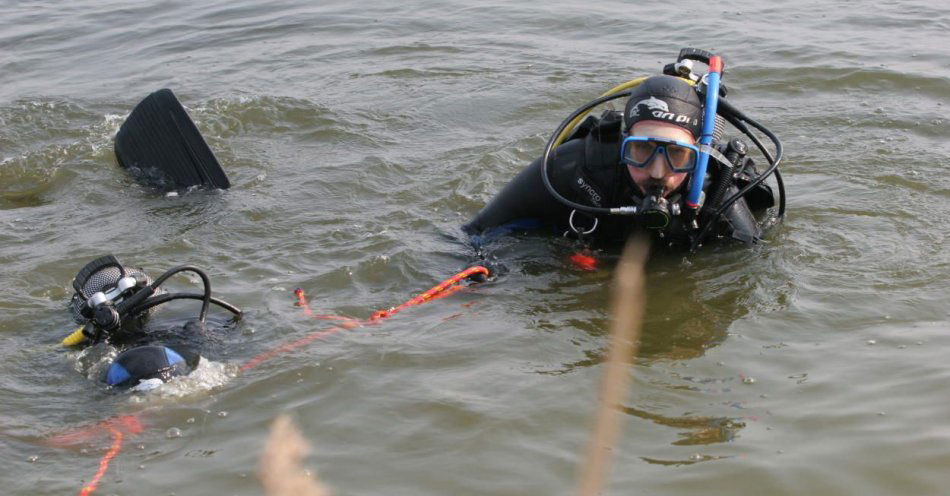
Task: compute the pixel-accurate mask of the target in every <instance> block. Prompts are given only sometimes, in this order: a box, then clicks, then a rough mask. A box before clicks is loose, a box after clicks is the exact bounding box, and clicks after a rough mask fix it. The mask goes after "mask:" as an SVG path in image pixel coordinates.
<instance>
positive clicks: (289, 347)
mask: <svg viewBox="0 0 950 496" xmlns="http://www.w3.org/2000/svg"><path fill="white" fill-rule="evenodd" d="M477 275H485V276H488V275H490V271H489V270H488V269H486V268H485V267H482V266H481V265H475V266H473V267H469V268H467V269H465V270H463V271H462V272H459V273H458V274H455V275H454V276H452V277H450V278H448V279H446V280H444V281H442V282H440V283H439V284H436V285H435V286H433V287H431V288H430V289H429V290H427V291H425V292H424V293H421V294H419V295H418V296H415V297H414V298H412V299H410V300H409V301H406V302H405V303H403V304H401V305H399V306H397V307H393V308H390V309H388V310H377V311H375V312H373V314H372V315H370V317H369V318H368V319H366V320H360V319H354V318H352V317H344V316H340V315H326V314H315V313H313V310H311V309H310V305H309V304H308V303H307V296H306V294H305V293H304V291H303V290H302V289H299V288H298V289H296V290H294V295H296V296H297V303H296V305H297V306H298V307H301V308H303V313H304V315H308V316H310V317H313V318H315V319H321V320H339V321H341V323H340V324H336V325H334V326H331V327H326V328H323V329H319V330H317V331H314V332H312V333H310V334H308V335H306V336H304V337H302V338H300V339H298V340H296V341H292V342H290V343H286V344H283V345H280V346H278V347H277V348H274V349H271V350H268V351H265V352H263V353H261V354H259V355H257V356H255V357H254V358H251V359H250V360H248V361H247V362H245V363H244V365H242V366H241V371H246V370H250V369H253V368H254V367H257V366H258V365H260V364H262V363H264V362H266V361H268V360H270V359H271V358H274V357H275V356H278V355H281V354H283V353H287V352H290V351H293V350H296V349H298V348H302V347H304V346H306V345H308V344H310V343H312V342H313V341H315V340H317V339H321V338H325V337H327V336H330V335H333V334H336V333H338V332H340V331H343V330H348V329H355V328H357V327H362V326H364V325H373V324H378V323H379V322H380V321H382V320H384V319H388V318H389V317H392V316H393V315H396V314H397V313H399V312H401V311H403V310H405V309H407V308H409V307H413V306H416V305H422V304H423V303H428V302H430V301H435V300H438V299H441V298H445V297H446V296H450V295H453V294H455V293H456V292H458V291H460V290H462V289H464V288H465V287H464V286H462V285H460V284H459V283H461V282H462V281H464V280H466V279H469V278H471V277H473V276H477Z"/></svg>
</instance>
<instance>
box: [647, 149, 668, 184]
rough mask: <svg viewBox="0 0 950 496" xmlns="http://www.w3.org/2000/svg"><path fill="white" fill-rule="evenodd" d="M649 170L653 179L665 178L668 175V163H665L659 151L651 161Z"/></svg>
mask: <svg viewBox="0 0 950 496" xmlns="http://www.w3.org/2000/svg"><path fill="white" fill-rule="evenodd" d="M647 170H648V171H649V172H650V178H652V179H663V178H664V177H666V164H665V163H663V157H661V156H660V154H659V153H657V154H656V156H655V157H653V161H651V162H650V165H649V166H648V167H647Z"/></svg>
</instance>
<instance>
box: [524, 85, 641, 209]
mask: <svg viewBox="0 0 950 496" xmlns="http://www.w3.org/2000/svg"><path fill="white" fill-rule="evenodd" d="M630 93H631V91H621V92H620V93H614V94H613V95H607V96H602V97H600V98H598V99H596V100H591V101H590V102H588V103H587V105H584V106H583V107H581V108H579V109H577V110H575V111H574V112H573V113H571V115H569V116H568V117H567V119H564V121H563V122H561V125H560V126H558V127H557V129H556V130H555V131H554V134H552V135H551V139H549V140H548V144H547V146H545V147H544V159H543V160H542V162H541V179H542V180H543V181H544V187H545V188H547V189H548V193H551V196H553V197H554V199H556V200H557V201H559V202H561V203H563V204H564V205H567V206H568V207H571V208H573V209H575V210H580V211H581V212H587V213H591V214H611V213H615V212H612V211H613V210H616V209H611V208H603V207H594V206H591V205H582V204H580V203H576V202H572V201H571V200H568V199H567V198H564V197H563V196H561V194H560V193H558V192H557V191H556V190H555V189H554V185H552V184H551V179H550V178H549V177H548V164H550V162H551V151H552V150H554V142H555V141H557V138H558V136H560V135H561V133H562V132H563V131H564V129H566V128H567V126H568V125H570V123H571V121H573V120H574V119H576V118H577V117H578V116H579V115H581V114H583V113H584V112H587V111H588V110H590V109H592V108H594V107H596V106H598V105H600V104H603V103H606V102H609V101H611V100H616V99H617V98H622V97H627V96H630Z"/></svg>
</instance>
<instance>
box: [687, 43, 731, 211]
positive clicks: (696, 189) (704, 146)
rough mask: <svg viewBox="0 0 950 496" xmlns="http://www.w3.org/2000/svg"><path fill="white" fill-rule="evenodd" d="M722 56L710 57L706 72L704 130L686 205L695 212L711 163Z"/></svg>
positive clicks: (698, 206)
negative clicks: (707, 169) (710, 154)
mask: <svg viewBox="0 0 950 496" xmlns="http://www.w3.org/2000/svg"><path fill="white" fill-rule="evenodd" d="M722 65H723V64H722V58H721V57H719V56H718V55H713V56H711V57H709V72H707V73H706V102H705V106H704V108H703V131H702V134H701V135H700V137H699V144H700V145H701V146H700V147H699V150H700V152H699V157H698V160H697V163H696V170H695V171H694V172H693V181H692V182H691V183H690V186H689V195H688V196H687V197H686V207H687V208H689V209H690V210H692V211H693V213H694V214H695V212H696V211H697V210H699V208H700V207H701V206H702V201H701V197H702V194H703V182H705V180H706V166H707V165H708V164H709V147H710V146H711V145H712V141H713V132H715V130H716V110H717V108H718V107H719V82H720V78H721V77H722V69H723V67H722Z"/></svg>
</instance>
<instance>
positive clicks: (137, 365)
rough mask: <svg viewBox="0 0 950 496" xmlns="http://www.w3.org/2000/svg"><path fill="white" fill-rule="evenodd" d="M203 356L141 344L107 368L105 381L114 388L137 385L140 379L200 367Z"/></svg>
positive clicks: (165, 376)
mask: <svg viewBox="0 0 950 496" xmlns="http://www.w3.org/2000/svg"><path fill="white" fill-rule="evenodd" d="M199 360H200V357H199V356H198V355H196V354H193V353H188V352H186V351H184V350H180V349H179V350H174V349H172V348H169V347H168V346H138V347H136V348H132V349H129V350H126V351H123V352H122V353H120V354H119V356H117V357H116V358H115V360H114V361H113V362H112V365H111V366H110V367H109V369H108V370H107V371H106V376H105V381H106V384H108V385H110V386H114V387H119V388H123V387H130V386H135V385H137V384H138V383H139V381H143V380H148V379H160V380H161V381H162V382H166V381H168V380H169V379H171V378H172V377H176V376H180V375H188V373H190V372H191V371H192V370H193V369H194V368H195V367H197V366H198V361H199Z"/></svg>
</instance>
